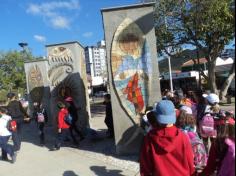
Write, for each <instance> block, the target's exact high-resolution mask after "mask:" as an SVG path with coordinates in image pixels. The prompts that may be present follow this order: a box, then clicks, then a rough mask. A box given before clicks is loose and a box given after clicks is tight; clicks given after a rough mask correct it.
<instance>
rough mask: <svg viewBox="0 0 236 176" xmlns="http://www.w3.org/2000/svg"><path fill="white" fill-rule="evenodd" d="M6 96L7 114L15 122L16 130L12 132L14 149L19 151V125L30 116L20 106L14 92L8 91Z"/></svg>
mask: <svg viewBox="0 0 236 176" xmlns="http://www.w3.org/2000/svg"><path fill="white" fill-rule="evenodd" d="M7 98H8V99H9V103H8V106H7V110H8V114H9V115H10V116H11V118H12V119H13V120H16V122H17V131H16V132H12V140H13V144H14V150H15V151H19V150H20V147H21V127H22V124H23V122H24V121H29V120H30V118H29V115H28V114H27V113H26V111H25V109H24V108H23V107H22V105H21V102H20V101H18V100H17V99H16V95H15V93H12V92H10V93H8V94H7Z"/></svg>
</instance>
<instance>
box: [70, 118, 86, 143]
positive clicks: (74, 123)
mask: <svg viewBox="0 0 236 176" xmlns="http://www.w3.org/2000/svg"><path fill="white" fill-rule="evenodd" d="M73 131H75V132H76V133H77V135H79V137H80V139H84V136H83V134H82V132H81V131H80V130H79V129H78V127H77V126H76V121H73V122H72V124H71V126H70V136H71V137H72V139H73V142H74V143H78V142H77V140H76V138H75V136H74V134H73Z"/></svg>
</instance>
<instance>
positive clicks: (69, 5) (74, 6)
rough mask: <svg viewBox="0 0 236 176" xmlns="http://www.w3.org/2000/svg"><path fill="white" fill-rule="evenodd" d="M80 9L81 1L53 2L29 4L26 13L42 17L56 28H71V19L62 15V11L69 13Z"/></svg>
mask: <svg viewBox="0 0 236 176" xmlns="http://www.w3.org/2000/svg"><path fill="white" fill-rule="evenodd" d="M78 9H80V5H79V0H70V1H51V2H45V3H41V4H29V7H28V8H27V10H26V12H27V13H29V14H33V15H39V16H42V17H43V18H44V19H46V21H49V23H50V24H51V25H52V26H53V27H54V28H62V29H63V28H64V29H65V28H66V29H69V28H70V21H71V20H72V18H71V17H68V16H66V15H62V14H61V11H62V10H63V12H69V11H72V10H74V11H75V10H78Z"/></svg>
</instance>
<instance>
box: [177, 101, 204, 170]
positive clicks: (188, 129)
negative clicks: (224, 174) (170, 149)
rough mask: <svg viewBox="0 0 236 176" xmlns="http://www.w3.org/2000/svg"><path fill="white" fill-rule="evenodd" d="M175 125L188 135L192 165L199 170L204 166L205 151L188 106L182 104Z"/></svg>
mask: <svg viewBox="0 0 236 176" xmlns="http://www.w3.org/2000/svg"><path fill="white" fill-rule="evenodd" d="M176 126H177V127H179V128H180V129H181V130H182V131H183V132H184V133H185V134H186V135H187V136H188V138H189V140H190V142H191V145H192V149H193V154H194V165H195V168H196V170H197V171H198V172H199V171H200V170H202V169H203V168H204V167H205V166H206V163H207V153H206V149H205V146H204V144H203V141H202V140H201V139H200V138H199V136H198V134H197V132H196V119H195V117H194V116H193V115H192V111H191V108H190V107H187V106H182V108H181V110H180V116H179V118H178V119H177V121H176Z"/></svg>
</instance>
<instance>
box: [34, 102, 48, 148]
mask: <svg viewBox="0 0 236 176" xmlns="http://www.w3.org/2000/svg"><path fill="white" fill-rule="evenodd" d="M33 105H34V112H33V116H34V118H35V120H36V123H37V126H38V129H39V139H40V144H41V145H44V144H45V133H44V127H45V124H46V123H47V121H48V117H47V112H46V110H45V108H43V105H42V104H40V103H38V102H34V104H33Z"/></svg>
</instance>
